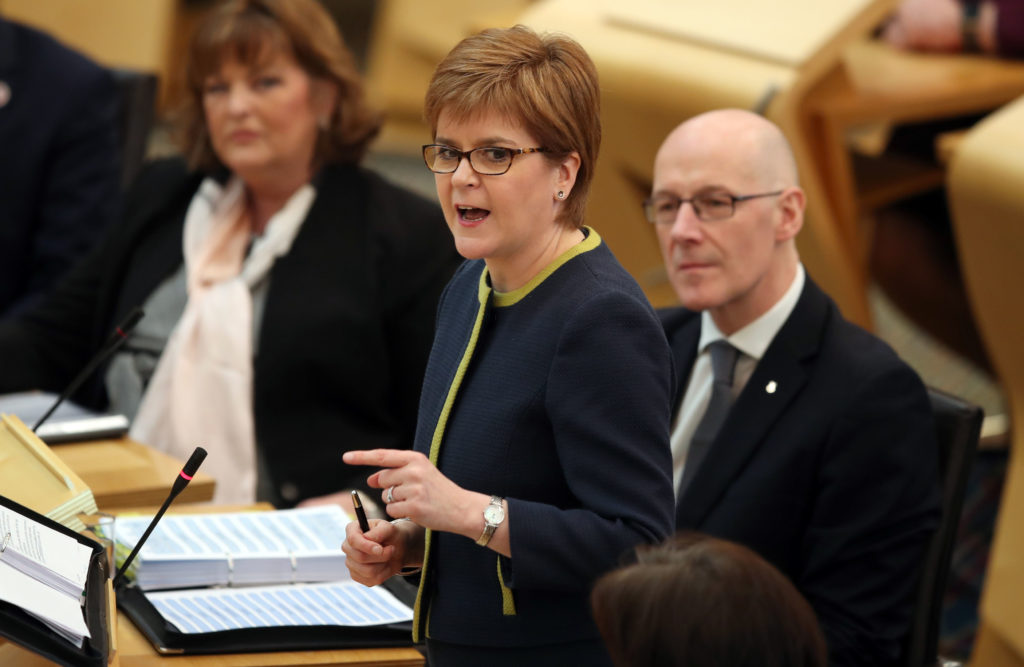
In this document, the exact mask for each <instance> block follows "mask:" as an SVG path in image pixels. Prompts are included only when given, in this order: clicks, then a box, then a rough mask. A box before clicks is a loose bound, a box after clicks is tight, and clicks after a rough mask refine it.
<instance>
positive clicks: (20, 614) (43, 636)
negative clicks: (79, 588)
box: [0, 496, 111, 667]
mask: <svg viewBox="0 0 1024 667" xmlns="http://www.w3.org/2000/svg"><path fill="white" fill-rule="evenodd" d="M0 505H3V506H4V507H7V508H8V509H11V510H13V511H15V512H17V513H18V514H21V515H22V516H25V517H28V518H29V519H31V520H32V521H34V522H36V523H39V524H42V525H44V526H46V527H48V528H52V529H54V530H56V531H58V532H60V533H63V534H65V535H68V536H70V537H73V538H74V539H75V540H77V541H78V542H79V543H81V544H84V545H86V546H87V547H89V548H90V549H91V550H92V557H91V560H90V563H89V572H88V575H87V577H86V583H85V599H86V604H85V623H86V625H87V626H88V628H89V633H90V634H91V635H92V637H91V638H86V639H85V641H84V643H83V644H82V648H77V647H76V646H75V645H74V644H71V643H70V642H68V641H67V640H66V639H64V638H63V637H61V636H59V635H57V634H56V633H54V632H53V630H51V629H50V628H48V627H47V626H46V625H45V624H43V623H42V622H41V621H39V620H37V619H36V618H34V617H33V616H30V615H29V614H27V613H26V612H25V611H23V610H22V609H21V608H20V607H17V606H15V605H13V604H10V603H8V602H4V601H2V600H0V636H2V637H5V638H7V639H8V640H10V641H11V642H13V643H15V644H18V645H20V646H24V647H25V648H27V649H29V650H30V651H32V652H33V653H38V654H39V655H41V656H43V657H44V658H48V659H49V660H52V661H53V662H56V663H57V664H60V665H66V666H68V667H81V666H83V665H87V666H90V665H96V666H103V665H106V664H107V657H108V655H109V653H110V635H109V632H110V622H111V619H110V618H109V617H108V611H107V609H108V607H107V605H108V598H107V584H108V582H109V577H108V576H107V554H106V551H105V550H104V549H103V546H102V545H101V544H100V543H99V542H96V541H95V540H90V539H89V538H87V537H85V536H84V535H79V534H78V533H76V532H75V531H73V530H71V529H70V528H66V527H64V526H62V525H61V524H59V523H57V522H56V521H53V520H52V519H48V518H46V517H45V516H43V515H42V514H39V513H37V512H33V511H32V510H30V509H29V508H27V507H25V506H24V505H19V504H18V503H16V502H14V501H13V500H11V499H9V498H6V497H4V496H0Z"/></svg>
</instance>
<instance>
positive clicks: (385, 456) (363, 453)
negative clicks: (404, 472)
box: [342, 449, 416, 468]
mask: <svg viewBox="0 0 1024 667" xmlns="http://www.w3.org/2000/svg"><path fill="white" fill-rule="evenodd" d="M415 456H416V453H415V452H411V451H408V450H405V449H360V450H354V451H351V452H345V453H344V454H343V455H342V460H343V461H345V463H347V464H349V465H354V466H377V467H378V468H398V467H401V466H404V465H406V464H407V463H410V462H411V461H412V460H413V458H415Z"/></svg>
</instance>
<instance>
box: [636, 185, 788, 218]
mask: <svg viewBox="0 0 1024 667" xmlns="http://www.w3.org/2000/svg"><path fill="white" fill-rule="evenodd" d="M783 192H784V190H776V191H775V192H762V193H759V194H756V195H739V196H734V195H727V194H721V193H715V194H706V195H697V196H696V197H691V198H690V199H683V198H682V197H676V196H675V195H670V194H661V195H655V196H653V197H648V198H647V199H645V200H644V217H646V218H647V221H648V222H650V223H652V224H655V225H671V224H674V223H675V221H676V218H677V217H678V216H679V208H680V207H681V206H682V205H683V204H686V203H687V202H689V204H690V206H692V207H693V212H694V214H695V215H696V216H697V219H698V220H701V221H702V222H716V221H718V220H725V219H727V218H731V217H732V216H733V214H734V213H735V212H736V202H742V201H747V200H748V199H758V198H760V197H774V196H776V195H781V194H782V193H783Z"/></svg>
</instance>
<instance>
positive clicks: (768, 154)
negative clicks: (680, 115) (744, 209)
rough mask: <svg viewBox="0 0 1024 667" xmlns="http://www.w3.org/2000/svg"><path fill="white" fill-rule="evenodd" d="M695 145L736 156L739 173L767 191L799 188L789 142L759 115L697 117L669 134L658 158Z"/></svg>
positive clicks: (720, 112)
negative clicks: (795, 186) (664, 153)
mask: <svg viewBox="0 0 1024 667" xmlns="http://www.w3.org/2000/svg"><path fill="white" fill-rule="evenodd" d="M693 145H699V146H702V147H706V148H712V147H713V148H715V149H717V150H719V151H722V152H727V153H729V154H731V155H734V156H736V157H737V158H738V160H737V162H738V165H737V166H738V167H739V168H740V169H739V170H740V171H741V172H742V173H743V174H744V175H746V176H748V177H749V178H751V179H752V180H754V181H757V182H760V183H761V184H763V185H764V186H765V187H769V188H772V189H774V188H777V187H788V186H791V185H799V177H798V174H797V168H796V159H795V158H794V157H793V149H792V148H791V147H790V145H789V141H787V140H786V137H785V135H783V134H782V131H781V130H780V129H779V128H778V126H777V125H775V123H773V122H771V121H770V120H768V119H767V118H765V117H763V116H759V115H758V114H756V113H753V112H750V111H746V110H744V109H717V110H715V111H708V112H705V113H702V114H700V115H697V116H694V117H693V118H690V119H689V120H687V121H685V122H683V123H682V124H680V125H679V126H678V127H676V129H674V130H673V131H672V132H671V133H669V135H668V136H667V137H666V138H665V141H664V142H662V145H661V149H660V150H659V151H658V155H659V157H660V156H661V154H662V152H664V151H675V150H687V149H688V148H689V147H691V146H693Z"/></svg>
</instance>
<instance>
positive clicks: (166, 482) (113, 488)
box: [52, 438, 214, 510]
mask: <svg viewBox="0 0 1024 667" xmlns="http://www.w3.org/2000/svg"><path fill="white" fill-rule="evenodd" d="M52 448H53V451H54V452H56V454H57V456H59V457H60V458H61V459H62V460H63V461H64V462H65V463H66V464H68V466H69V467H70V468H71V469H72V470H74V471H75V472H76V473H77V474H78V476H79V477H81V478H82V481H84V482H85V483H86V484H88V485H89V488H91V489H92V493H93V496H94V497H95V498H96V505H97V507H99V508H100V509H101V510H111V509H121V508H124V507H138V506H142V505H157V506H159V505H160V504H161V503H162V502H163V501H164V499H165V498H166V497H167V494H168V492H169V491H170V490H171V484H173V483H174V480H175V478H176V477H177V475H178V472H179V471H180V470H181V466H182V465H183V464H184V461H178V460H177V459H174V458H172V457H170V456H168V455H167V454H164V453H162V452H158V451H156V450H155V449H152V448H150V447H147V446H145V445H143V444H140V443H138V442H135V441H134V440H131V439H130V438H118V439H114V440H94V441H91V442H81V443H71V444H65V445H53V446H52ZM213 487H214V480H213V478H212V477H210V476H209V475H205V474H203V473H202V472H199V473H198V474H196V476H195V478H194V479H193V480H192V482H191V483H189V485H188V486H187V487H185V490H184V491H182V492H181V495H180V496H178V499H177V501H176V502H178V503H195V502H201V501H207V500H211V499H212V498H213Z"/></svg>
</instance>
